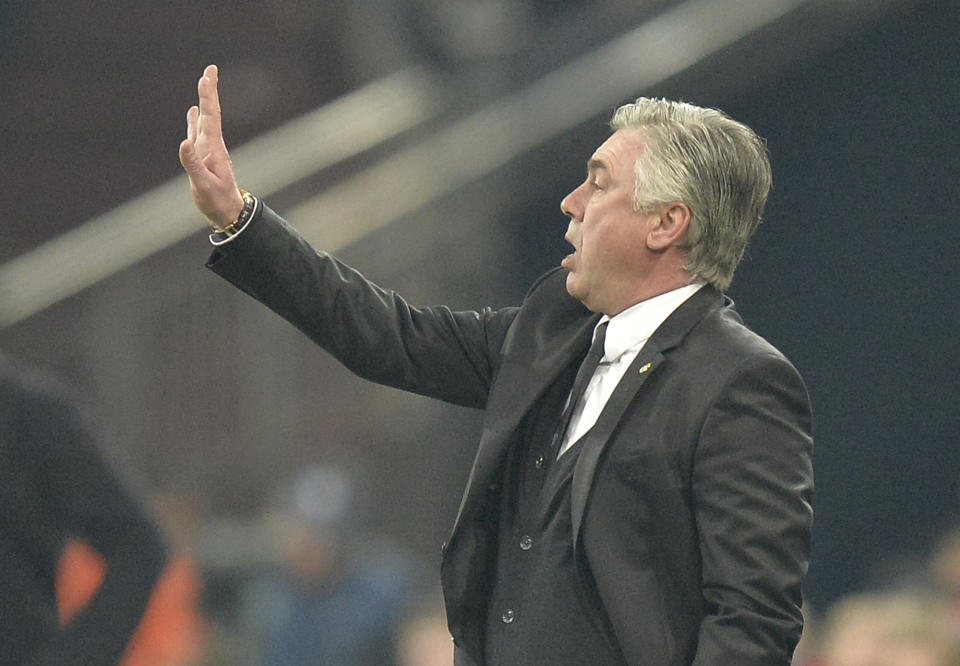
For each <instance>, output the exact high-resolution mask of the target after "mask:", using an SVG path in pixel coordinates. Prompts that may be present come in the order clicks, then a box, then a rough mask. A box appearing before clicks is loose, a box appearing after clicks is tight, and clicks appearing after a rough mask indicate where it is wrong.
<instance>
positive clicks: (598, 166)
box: [587, 157, 608, 173]
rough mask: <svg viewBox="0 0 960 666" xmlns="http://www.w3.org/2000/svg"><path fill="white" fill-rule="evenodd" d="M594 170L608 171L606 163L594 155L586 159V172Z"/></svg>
mask: <svg viewBox="0 0 960 666" xmlns="http://www.w3.org/2000/svg"><path fill="white" fill-rule="evenodd" d="M594 171H608V169H607V163H606V162H604V161H603V160H601V159H598V158H596V157H591V158H590V159H589V160H587V173H593V172H594Z"/></svg>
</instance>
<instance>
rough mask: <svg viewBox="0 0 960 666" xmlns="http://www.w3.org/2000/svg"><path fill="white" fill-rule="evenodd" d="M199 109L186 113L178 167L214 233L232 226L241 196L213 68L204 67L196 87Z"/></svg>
mask: <svg viewBox="0 0 960 666" xmlns="http://www.w3.org/2000/svg"><path fill="white" fill-rule="evenodd" d="M197 93H198V95H199V98H200V104H199V106H191V107H190V110H189V111H187V138H186V139H184V140H183V141H182V142H181V143H180V164H182V165H183V168H184V169H185V170H186V172H187V175H188V176H189V177H190V192H191V194H192V195H193V201H194V203H195V204H196V205H197V208H199V209H200V212H201V213H203V214H204V215H205V216H206V218H207V221H208V222H209V223H210V226H212V227H213V228H214V229H223V228H225V227H227V226H229V225H230V224H231V223H233V222H234V221H235V220H236V219H237V217H238V216H239V215H240V212H241V211H242V210H243V196H242V195H241V194H240V188H239V187H238V186H237V180H236V178H235V177H234V175H233V163H232V162H231V161H230V154H229V153H228V152H227V146H226V144H225V143H224V142H223V130H222V128H221V125H220V95H219V94H218V92H217V66H216V65H208V66H207V68H206V69H205V70H203V76H202V77H200V81H199V82H198V83H197Z"/></svg>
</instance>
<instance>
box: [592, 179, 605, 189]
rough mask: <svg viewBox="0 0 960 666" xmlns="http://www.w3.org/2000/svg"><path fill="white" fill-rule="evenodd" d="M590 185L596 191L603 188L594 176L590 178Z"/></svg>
mask: <svg viewBox="0 0 960 666" xmlns="http://www.w3.org/2000/svg"><path fill="white" fill-rule="evenodd" d="M590 187H592V188H593V189H594V190H596V191H598V192H599V191H600V190H602V189H603V188H602V187H601V186H600V183H599V181H597V179H596V178H594V179H592V180H591V181H590Z"/></svg>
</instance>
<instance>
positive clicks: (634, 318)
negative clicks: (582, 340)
mask: <svg viewBox="0 0 960 666" xmlns="http://www.w3.org/2000/svg"><path fill="white" fill-rule="evenodd" d="M703 286H705V283H703V282H694V283H693V284H688V285H685V286H683V287H680V288H678V289H673V290H671V291H668V292H665V293H663V294H660V295H658V296H654V297H653V298H648V299H647V300H645V301H640V302H639V303H637V304H636V305H632V306H630V307H629V308H627V309H626V310H624V311H623V312H621V313H620V314H618V315H615V316H614V317H612V318H611V317H608V316H607V315H603V316H602V317H601V318H600V321H599V322H597V326H599V325H600V324H602V323H603V322H605V321H609V322H610V324H609V325H608V326H607V337H606V339H605V340H604V344H603V359H602V360H601V362H603V363H613V362H614V361H616V360H617V359H618V358H620V357H621V356H622V355H623V354H624V353H626V352H627V351H628V350H629V349H632V348H634V347H639V346H641V345H643V344H644V343H645V342H646V341H647V340H649V339H650V336H651V335H653V332H654V331H656V330H657V329H658V328H659V327H660V324H662V323H663V322H664V321H665V320H666V318H667V317H669V316H670V315H671V314H672V313H673V311H674V310H676V309H677V308H678V307H680V306H681V305H682V304H683V303H684V302H685V301H686V300H687V299H688V298H690V297H691V296H693V295H694V294H695V293H697V292H698V291H700V289H701V288H702V287H703ZM594 335H596V328H595V329H594Z"/></svg>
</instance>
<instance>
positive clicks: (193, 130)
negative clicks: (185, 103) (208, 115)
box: [187, 106, 200, 142]
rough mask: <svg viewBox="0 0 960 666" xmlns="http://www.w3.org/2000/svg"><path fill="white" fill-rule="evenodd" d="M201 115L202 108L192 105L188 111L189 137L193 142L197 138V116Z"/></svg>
mask: <svg viewBox="0 0 960 666" xmlns="http://www.w3.org/2000/svg"><path fill="white" fill-rule="evenodd" d="M199 115H200V109H199V108H197V107H196V106H191V107H190V110H188V111H187V139H189V140H190V141H191V142H194V141H196V140H197V117H198V116H199Z"/></svg>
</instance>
